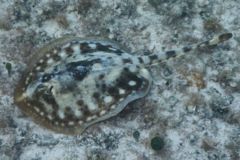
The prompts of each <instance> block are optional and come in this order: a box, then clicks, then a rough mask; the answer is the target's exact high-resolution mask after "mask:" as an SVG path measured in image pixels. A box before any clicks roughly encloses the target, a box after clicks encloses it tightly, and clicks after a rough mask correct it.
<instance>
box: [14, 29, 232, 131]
mask: <svg viewBox="0 0 240 160" xmlns="http://www.w3.org/2000/svg"><path fill="white" fill-rule="evenodd" d="M231 36H232V34H230V33H226V34H222V35H220V36H218V37H214V38H213V39H211V40H209V41H206V42H202V43H200V44H198V45H194V46H188V47H183V48H182V49H179V50H172V51H167V52H165V53H162V54H151V55H148V56H134V55H131V54H129V53H128V52H126V51H125V50H123V49H121V48H120V47H119V46H118V45H116V44H115V43H112V42H109V41H105V40H96V39H80V38H77V37H66V38H61V39H59V40H56V41H55V42H52V43H51V44H49V45H46V46H44V47H43V48H42V49H40V50H39V51H38V52H37V53H36V54H34V57H32V58H31V59H30V65H29V67H28V70H27V71H26V72H25V73H24V74H23V76H22V79H21V81H20V82H19V84H18V86H17V88H16V90H15V102H16V104H17V106H19V107H20V108H21V109H22V110H23V111H24V112H25V113H26V114H27V115H29V116H31V117H32V118H33V119H34V120H35V122H37V123H39V124H41V125H42V126H45V127H47V128H49V129H52V130H54V131H56V132H61V133H65V134H79V133H81V132H83V131H84V130H85V129H86V128H87V127H89V126H91V125H92V124H95V123H97V122H99V121H102V120H105V119H108V118H110V117H112V116H115V115H116V114H118V113H119V112H120V111H121V110H123V109H124V107H126V106H127V104H128V103H130V102H132V101H133V100H136V99H139V98H142V97H144V96H145V95H146V94H147V93H148V91H149V89H150V86H151V83H152V78H151V76H150V73H149V71H148V70H147V68H146V67H147V66H148V65H152V64H154V63H159V62H161V61H163V60H168V59H170V58H173V57H176V56H179V55H183V54H185V53H188V52H190V51H194V50H195V49H197V48H199V47H206V46H212V45H216V44H218V43H220V42H223V41H225V40H227V39H229V38H231Z"/></svg>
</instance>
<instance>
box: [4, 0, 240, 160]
mask: <svg viewBox="0 0 240 160" xmlns="http://www.w3.org/2000/svg"><path fill="white" fill-rule="evenodd" d="M239 15H240V2H239V1H238V0H196V1H192V0H79V1H78V0H72V1H67V0H65V1H63V0H58V1H57V0H55V1H54V0H42V1H41V0H0V160H239V159H240V45H239V44H240V36H239V35H240V18H239ZM224 32H232V33H233V35H234V37H233V38H232V39H231V40H229V41H228V42H225V43H223V44H221V45H219V46H217V47H215V48H212V49H207V50H203V51H196V52H195V53H193V54H191V55H186V56H185V57H181V58H176V59H174V60H171V61H168V62H166V63H161V64H157V65H155V66H151V67H150V68H149V69H150V71H151V74H152V77H153V80H154V82H153V86H152V88H151V91H150V93H149V94H148V96H146V97H145V98H143V99H141V100H138V101H136V102H133V103H131V104H129V105H128V106H127V107H126V108H125V109H124V110H123V111H122V112H121V113H120V114H119V115H118V116H116V117H113V118H111V119H108V120H106V121H104V122H101V123H98V124H96V125H94V126H92V127H90V128H89V129H87V130H86V132H84V133H83V134H81V135H78V136H67V135H63V134H57V133H54V132H51V131H49V130H46V129H44V128H42V127H40V126H39V125H36V124H35V123H34V122H32V120H31V118H29V117H27V116H25V115H24V114H23V113H22V112H21V111H20V110H19V109H18V108H17V106H16V105H15V104H14V102H13V92H14V87H15V86H16V84H17V83H18V81H19V79H20V77H21V73H23V71H24V70H25V69H26V68H27V67H28V65H27V60H28V58H29V57H30V56H31V55H32V54H33V53H34V50H36V49H37V48H39V47H41V46H43V45H44V44H47V43H48V42H50V41H51V40H54V39H56V38H59V37H62V36H64V35H67V34H71V35H76V36H79V37H104V38H108V39H111V40H114V41H116V42H117V43H119V44H120V45H122V46H124V49H127V50H129V51H131V52H132V53H133V54H139V55H140V54H149V53H158V52H161V51H164V50H168V49H174V48H179V47H183V46H184V45H189V44H194V43H197V42H201V41H203V40H206V39H208V38H210V37H212V36H213V35H218V34H220V33H224ZM154 137H160V138H161V139H162V140H163V141H164V144H162V146H160V149H159V150H154V149H153V148H152V147H151V139H152V138H154Z"/></svg>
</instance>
